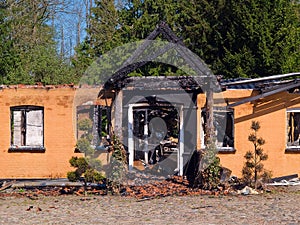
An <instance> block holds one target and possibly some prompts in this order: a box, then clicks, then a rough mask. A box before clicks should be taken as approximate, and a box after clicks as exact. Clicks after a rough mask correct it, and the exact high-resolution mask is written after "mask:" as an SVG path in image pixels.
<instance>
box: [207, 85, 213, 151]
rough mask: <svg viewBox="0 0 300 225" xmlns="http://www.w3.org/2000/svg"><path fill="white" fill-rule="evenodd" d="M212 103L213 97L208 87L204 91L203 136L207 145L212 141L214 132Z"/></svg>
mask: <svg viewBox="0 0 300 225" xmlns="http://www.w3.org/2000/svg"><path fill="white" fill-rule="evenodd" d="M213 105H214V98H213V90H212V89H210V88H209V89H208V90H207V91H206V121H207V124H206V127H205V129H206V138H205V145H206V146H208V145H209V144H210V143H212V141H213V134H214V119H213V118H214V115H213Z"/></svg>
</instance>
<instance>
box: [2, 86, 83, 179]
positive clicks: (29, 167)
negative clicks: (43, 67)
mask: <svg viewBox="0 0 300 225" xmlns="http://www.w3.org/2000/svg"><path fill="white" fill-rule="evenodd" d="M74 93H75V89H74V88H71V87H66V88H53V89H45V88H36V89H35V88H26V87H23V88H4V89H2V90H1V91H0V124H1V126H0V134H1V135H0V140H1V141H0V168H1V169H0V178H56V177H66V173H67V171H70V170H72V169H71V168H70V166H69V162H68V161H69V159H70V158H71V156H73V155H78V156H80V155H81V153H74V146H75V143H76V140H75V136H74V134H75V132H74V127H73V116H72V115H73V98H74ZM17 105H35V106H43V107H44V146H45V148H46V151H45V152H41V153H30V152H8V149H9V147H10V138H11V137H10V107H11V106H17Z"/></svg>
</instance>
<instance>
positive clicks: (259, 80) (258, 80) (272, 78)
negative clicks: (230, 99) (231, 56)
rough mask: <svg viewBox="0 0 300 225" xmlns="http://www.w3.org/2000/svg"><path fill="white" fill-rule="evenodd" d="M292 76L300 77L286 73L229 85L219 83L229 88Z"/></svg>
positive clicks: (298, 74) (299, 73) (299, 74)
mask: <svg viewBox="0 0 300 225" xmlns="http://www.w3.org/2000/svg"><path fill="white" fill-rule="evenodd" d="M293 76H300V72H295V73H287V74H278V75H272V76H267V77H261V78H255V79H248V80H240V81H234V82H229V83H221V85H223V86H231V85H239V84H249V83H255V82H262V81H268V80H276V79H281V78H286V77H293Z"/></svg>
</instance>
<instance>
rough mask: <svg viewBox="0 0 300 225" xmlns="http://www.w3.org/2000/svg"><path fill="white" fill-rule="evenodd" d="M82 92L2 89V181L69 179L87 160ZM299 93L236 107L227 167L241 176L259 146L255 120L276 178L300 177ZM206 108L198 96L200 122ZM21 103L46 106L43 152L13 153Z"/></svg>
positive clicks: (224, 160)
mask: <svg viewBox="0 0 300 225" xmlns="http://www.w3.org/2000/svg"><path fill="white" fill-rule="evenodd" d="M76 90H77V89H75V88H72V87H60V88H50V89H47V88H34V87H22V88H18V87H15V88H3V89H1V90H0V124H1V126H0V178H56V177H66V173H67V172H68V171H70V170H72V168H71V167H70V166H69V162H68V161H69V159H70V158H71V157H72V156H76V155H77V156H82V154H81V153H74V146H75V144H76V139H75V126H74V125H75V121H76V118H75V116H73V115H75V114H74V113H75V110H74V107H73V102H74V95H75V93H76V95H77V94H78V92H77V91H76ZM99 90H100V89H99V88H92V89H89V90H83V93H90V95H91V96H86V95H85V94H84V95H83V97H79V98H77V99H76V101H78V104H83V103H85V102H86V101H89V100H94V98H95V96H97V93H98V91H99ZM256 94H257V93H256V92H254V91H252V90H227V91H225V92H223V93H222V96H221V97H220V96H217V98H224V99H226V100H228V102H229V103H232V102H236V101H238V100H240V99H242V98H245V97H249V96H251V95H256ZM298 96H299V95H296V94H288V93H285V92H283V93H279V94H276V95H273V96H269V97H267V98H264V99H263V100H258V101H255V102H251V103H245V104H242V105H239V106H237V107H235V108H234V110H235V111H234V112H235V113H234V117H235V131H234V133H235V149H236V152H235V153H227V154H219V156H220V158H221V164H222V165H223V166H225V167H227V168H229V169H231V170H232V174H234V175H237V176H240V175H241V170H242V167H243V164H244V162H245V159H244V155H245V153H246V151H248V150H252V149H253V146H251V143H250V142H249V141H248V135H249V133H250V125H251V121H252V120H257V121H259V122H260V124H261V129H260V131H259V133H258V134H259V135H260V136H261V137H263V138H264V139H265V140H266V144H265V145H264V146H263V148H264V150H265V152H266V153H268V155H269V159H268V160H267V161H265V162H264V164H265V168H266V169H268V170H271V171H272V172H273V176H283V175H289V174H294V173H297V174H300V164H299V162H300V153H293V154H292V153H286V152H285V147H286V126H287V125H286V109H287V108H296V107H300V97H298ZM204 104H205V96H204V95H199V97H198V118H199V119H200V110H201V108H202V107H203V106H204ZM17 105H36V106H43V107H44V146H45V148H46V151H45V152H43V153H30V152H8V149H9V147H10V139H11V137H10V107H11V106H17ZM199 130H200V120H199V121H198V138H197V145H198V146H197V147H198V148H199V146H201V141H202V140H201V138H200V137H199V135H200V132H199Z"/></svg>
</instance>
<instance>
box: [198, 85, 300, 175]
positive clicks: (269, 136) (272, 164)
mask: <svg viewBox="0 0 300 225" xmlns="http://www.w3.org/2000/svg"><path fill="white" fill-rule="evenodd" d="M222 94H223V98H224V99H227V100H228V102H229V103H233V102H236V101H238V100H240V99H242V98H245V97H249V96H252V95H256V94H257V93H256V92H255V91H253V90H227V91H225V92H223V93H222ZM203 102H204V101H203V96H199V97H198V104H199V105H200V106H201V105H202V106H203ZM297 107H300V97H299V95H298V94H288V93H287V92H282V93H279V94H276V95H273V96H269V97H266V98H264V99H260V100H257V101H255V102H251V103H245V104H242V105H239V106H236V107H234V120H235V130H234V134H235V149H236V152H235V153H226V154H219V157H220V159H221V164H222V166H224V167H227V168H229V169H231V170H232V174H234V175H237V176H241V171H242V167H243V164H244V162H245V159H244V155H245V153H246V152H247V151H248V150H253V146H252V144H251V142H249V141H248V135H249V134H250V132H251V130H250V126H251V121H252V120H256V121H259V122H260V124H261V129H260V130H259V132H258V135H259V136H261V137H262V138H264V139H265V141H266V144H265V145H263V149H264V151H265V152H266V153H267V154H268V156H269V158H268V160H267V161H264V162H263V163H264V165H265V169H268V170H271V171H272V174H273V177H276V176H284V175H290V174H300V152H299V153H286V152H285V149H286V142H287V140H286V139H287V137H286V136H287V134H286V132H287V124H286V123H287V121H286V118H287V116H286V109H287V108H297ZM199 108H201V107H199Z"/></svg>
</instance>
